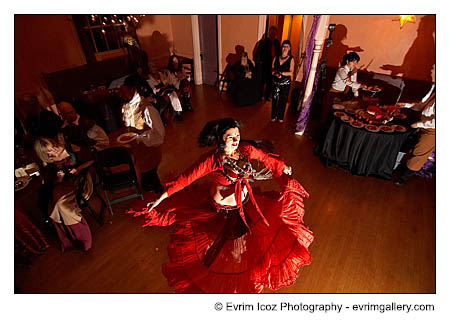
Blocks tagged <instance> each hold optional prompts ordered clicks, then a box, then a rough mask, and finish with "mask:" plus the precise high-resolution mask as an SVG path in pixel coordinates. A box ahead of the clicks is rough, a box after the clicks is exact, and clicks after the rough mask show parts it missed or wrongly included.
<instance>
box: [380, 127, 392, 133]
mask: <svg viewBox="0 0 450 323" xmlns="http://www.w3.org/2000/svg"><path fill="white" fill-rule="evenodd" d="M380 130H381V131H383V132H394V129H393V128H392V127H391V126H380Z"/></svg>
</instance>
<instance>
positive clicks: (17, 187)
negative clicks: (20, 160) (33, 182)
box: [14, 178, 30, 192]
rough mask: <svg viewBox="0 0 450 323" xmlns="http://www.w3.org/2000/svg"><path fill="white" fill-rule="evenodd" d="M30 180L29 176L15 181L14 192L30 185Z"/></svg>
mask: <svg viewBox="0 0 450 323" xmlns="http://www.w3.org/2000/svg"><path fill="white" fill-rule="evenodd" d="M29 183H30V180H29V179H28V178H22V179H18V180H16V181H15V182H14V192H17V191H20V190H21V189H24V188H25V187H27V186H28V184H29Z"/></svg>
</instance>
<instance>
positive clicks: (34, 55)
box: [14, 15, 86, 104]
mask: <svg viewBox="0 0 450 323" xmlns="http://www.w3.org/2000/svg"><path fill="white" fill-rule="evenodd" d="M85 63H86V61H85V57H84V54H83V51H82V49H81V45H80V42H79V39H78V36H77V34H76V31H75V28H74V26H73V23H72V19H71V16H70V15H15V17H14V69H15V71H14V73H15V79H14V86H15V89H14V92H15V94H16V96H17V95H20V94H23V93H25V92H31V93H33V94H35V95H37V96H38V97H39V99H40V100H41V103H42V104H49V103H52V102H48V101H51V100H50V99H49V98H48V97H47V96H46V95H45V90H44V89H43V84H44V81H43V79H42V77H41V74H42V73H43V72H45V73H50V72H55V71H58V70H63V69H66V68H71V67H75V66H79V65H83V64H85ZM46 101H47V102H46Z"/></svg>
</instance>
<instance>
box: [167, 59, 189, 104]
mask: <svg viewBox="0 0 450 323" xmlns="http://www.w3.org/2000/svg"><path fill="white" fill-rule="evenodd" d="M167 69H168V71H169V74H168V77H169V80H170V84H171V85H173V86H174V87H175V88H176V89H177V95H178V97H179V98H180V100H181V106H182V107H183V111H190V112H194V109H192V106H191V92H192V86H191V82H190V81H189V76H188V75H187V74H186V72H185V71H184V69H183V65H182V64H180V59H179V58H178V56H177V55H172V56H170V57H169V63H168V64H167Z"/></svg>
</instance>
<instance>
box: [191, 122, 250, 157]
mask: <svg viewBox="0 0 450 323" xmlns="http://www.w3.org/2000/svg"><path fill="white" fill-rule="evenodd" d="M231 128H239V129H241V128H242V123H241V122H239V121H237V120H235V119H233V118H224V119H219V120H214V121H209V122H208V123H207V124H206V125H205V126H204V127H203V130H202V131H201V132H200V135H199V136H198V144H199V145H200V147H208V146H213V145H217V146H218V148H219V150H220V151H223V149H224V148H225V141H224V140H223V135H224V134H225V132H226V131H227V130H228V129H231Z"/></svg>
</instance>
